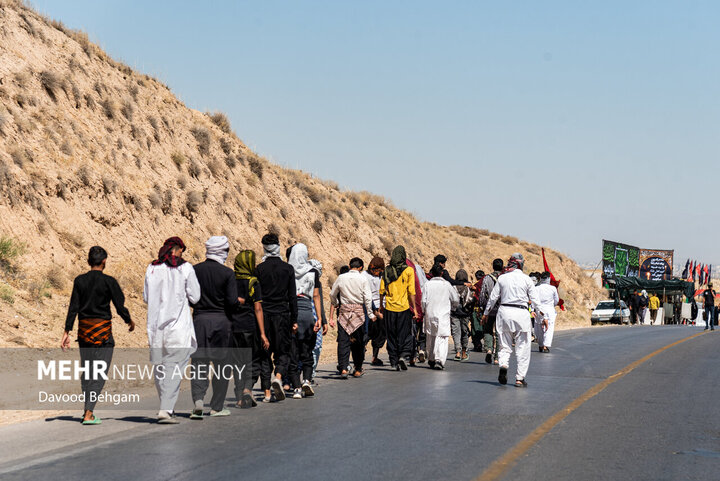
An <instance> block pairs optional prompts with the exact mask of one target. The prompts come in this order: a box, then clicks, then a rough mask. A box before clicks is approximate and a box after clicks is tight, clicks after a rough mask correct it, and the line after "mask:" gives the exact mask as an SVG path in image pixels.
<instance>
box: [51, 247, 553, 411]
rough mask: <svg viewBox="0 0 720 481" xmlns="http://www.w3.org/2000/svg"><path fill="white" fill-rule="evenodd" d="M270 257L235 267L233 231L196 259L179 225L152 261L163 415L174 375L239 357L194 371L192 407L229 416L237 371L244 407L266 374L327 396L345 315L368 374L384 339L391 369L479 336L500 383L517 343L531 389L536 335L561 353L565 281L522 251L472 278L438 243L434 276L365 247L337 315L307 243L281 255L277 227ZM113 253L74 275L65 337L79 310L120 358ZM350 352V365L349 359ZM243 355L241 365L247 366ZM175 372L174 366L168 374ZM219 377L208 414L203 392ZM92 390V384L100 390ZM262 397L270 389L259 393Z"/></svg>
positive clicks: (108, 355)
mask: <svg viewBox="0 0 720 481" xmlns="http://www.w3.org/2000/svg"><path fill="white" fill-rule="evenodd" d="M262 245H263V250H264V253H263V256H262V259H261V262H260V263H259V264H257V265H256V254H255V252H254V251H252V250H243V251H241V252H240V253H239V254H237V256H236V257H235V261H234V268H233V269H230V268H228V267H226V266H225V263H226V261H227V258H228V255H229V251H230V245H229V242H228V239H227V237H225V236H213V237H211V238H210V239H208V241H207V242H206V243H205V248H206V260H205V261H203V262H200V263H198V264H196V265H194V266H193V265H191V264H190V263H188V262H187V261H185V260H184V259H183V257H182V256H183V252H184V251H185V249H186V247H185V244H184V243H183V241H182V240H181V239H180V238H178V237H171V238H169V239H167V240H166V241H165V243H164V244H163V246H162V247H161V248H160V250H159V253H158V257H157V259H155V260H154V261H153V262H152V263H151V264H150V265H149V266H148V267H147V270H146V273H145V285H144V292H143V298H144V301H145V302H146V303H147V335H148V344H149V347H150V360H151V362H152V364H153V365H154V366H155V368H156V369H155V384H156V388H157V392H158V396H159V398H160V410H159V412H158V415H157V420H158V422H159V423H162V424H176V423H178V420H177V418H176V415H175V404H176V402H177V400H178V397H179V393H180V383H181V381H182V379H183V378H182V376H171V375H167V373H171V372H183V371H184V370H185V369H186V368H188V367H191V368H193V370H194V371H195V372H209V371H210V370H211V369H210V366H214V367H215V368H216V370H215V371H214V372H215V373H218V372H225V370H222V369H217V368H219V367H220V368H221V367H223V366H232V367H233V368H232V369H231V370H230V372H232V373H233V375H232V376H225V375H217V374H216V375H214V376H205V377H203V376H197V377H193V378H192V379H191V393H192V400H193V410H192V413H191V415H190V418H191V419H202V418H203V417H204V416H206V415H209V416H211V417H217V416H228V415H230V411H229V410H228V409H227V408H226V407H225V406H226V402H225V401H226V395H227V391H228V387H229V381H230V377H234V384H235V396H236V399H237V407H240V408H251V407H254V406H256V405H257V401H256V399H255V397H254V396H253V392H252V389H253V387H254V386H255V384H256V383H257V381H258V379H259V380H260V387H261V389H262V391H263V394H264V395H263V397H262V402H267V403H269V402H279V401H283V400H284V399H285V398H286V396H292V398H295V399H302V398H307V397H311V396H314V395H315V388H316V387H317V386H316V383H315V380H314V378H315V374H316V369H317V366H318V360H319V358H320V352H321V350H322V339H323V336H324V335H326V334H327V332H328V328H329V327H332V328H335V327H336V323H335V320H336V319H337V358H338V365H337V371H338V375H339V376H340V378H342V379H347V378H348V377H354V378H359V377H362V376H363V375H364V373H365V370H364V367H363V366H364V364H365V350H366V346H367V344H368V343H370V344H371V346H372V360H371V362H370V364H371V365H373V366H383V365H384V362H383V361H382V360H381V359H380V350H381V349H382V347H383V346H384V345H386V349H387V356H388V359H389V365H390V369H392V370H395V371H399V372H402V371H407V369H408V366H416V365H418V364H422V363H424V362H425V361H427V363H428V366H429V367H430V368H432V369H438V370H442V369H444V368H445V367H446V361H447V357H448V347H449V338H450V337H451V336H452V338H453V345H454V349H455V358H454V359H455V360H456V361H460V362H462V361H466V360H467V359H468V358H469V356H468V344H469V339H472V341H473V346H474V350H475V351H480V352H484V353H485V361H486V362H487V363H488V364H493V363H494V364H497V365H499V375H498V381H499V382H500V384H507V382H508V368H509V364H510V356H511V354H512V351H513V348H514V349H515V355H516V358H517V373H516V377H515V379H516V381H515V386H517V387H527V381H526V375H527V371H528V367H529V364H530V350H531V343H532V338H533V334H534V337H535V338H536V340H537V342H538V345H539V350H540V352H549V348H550V347H551V346H552V339H553V331H554V325H555V317H556V310H555V306H557V305H558V303H559V298H558V292H557V289H556V288H555V287H554V286H552V285H551V284H550V277H551V276H550V274H549V273H548V272H543V273H533V274H532V277H531V276H528V275H526V274H525V273H524V272H523V265H524V258H523V256H522V255H521V254H513V255H512V256H511V257H510V259H509V260H508V261H507V263H506V264H504V263H503V261H502V260H501V259H495V260H494V261H493V263H492V272H491V273H489V274H487V275H485V273H484V272H483V271H482V270H478V271H477V272H476V273H475V278H476V282H475V283H474V284H472V283H470V282H469V280H468V274H467V272H466V271H465V270H462V269H461V270H459V271H458V272H457V274H456V276H455V278H452V277H451V276H450V274H449V273H448V271H447V270H446V269H445V263H446V261H447V258H446V257H445V256H444V255H437V256H435V259H434V265H433V266H432V268H431V269H430V271H429V274H426V273H425V272H424V271H423V269H422V268H421V267H420V266H419V265H417V264H414V263H413V262H412V261H411V260H410V259H408V258H407V255H406V252H405V248H404V247H403V246H397V247H395V249H394V250H393V251H392V256H391V259H390V262H389V263H388V264H387V265H386V264H385V261H384V260H383V259H382V258H380V257H374V258H373V259H372V260H371V261H370V263H369V265H368V266H367V269H366V270H365V264H364V262H363V260H362V259H360V258H358V257H354V258H352V259H350V261H349V263H348V265H347V266H344V267H343V268H342V269H341V271H340V275H339V276H338V278H337V280H336V281H335V282H334V284H333V286H332V289H331V291H330V295H329V298H330V301H331V306H330V313H329V316H328V317H329V322H328V318H326V316H325V309H324V302H323V292H322V283H321V277H322V265H321V264H320V262H318V261H317V260H314V259H311V258H310V257H309V253H308V248H307V246H306V245H304V244H294V245H292V246H290V247H288V248H287V250H286V251H285V259H286V260H287V262H285V261H283V259H282V258H281V247H280V241H279V239H278V236H277V235H276V234H267V235H265V236H263V238H262ZM106 263H107V252H106V251H105V249H103V248H102V247H100V246H95V247H92V248H91V249H90V252H89V255H88V264H89V265H90V271H89V272H87V273H85V274H81V275H80V276H78V277H77V278H76V279H75V281H74V284H73V291H72V295H71V299H70V306H69V309H68V315H67V318H66V324H65V333H64V335H63V339H62V341H61V346H62V347H63V349H65V348H67V347H69V345H70V332H71V331H72V328H73V324H74V322H75V318H76V317H77V318H78V337H77V339H78V343H79V347H80V357H81V361H89V362H90V363H92V362H93V361H95V360H103V361H105V362H106V363H107V364H109V363H110V360H111V359H112V349H113V346H114V340H113V337H112V329H111V317H112V316H111V312H110V303H111V302H112V303H113V305H114V306H115V309H116V311H117V313H118V315H119V316H120V317H121V318H122V319H123V320H124V321H125V322H126V323H127V324H128V325H129V329H130V331H133V330H134V328H135V324H134V323H133V321H132V319H131V316H130V313H129V311H128V309H127V308H126V307H125V305H124V296H123V293H122V290H121V289H120V286H119V285H118V283H117V281H116V280H115V279H114V278H112V277H110V276H108V275H106V274H104V273H103V270H104V269H105V266H106ZM351 357H352V365H351V364H350V358H351ZM240 366H242V368H240ZM160 373H165V374H166V375H160ZM210 377H212V398H211V400H210V410H209V413H206V411H205V396H206V393H207V390H208V387H209V385H210ZM81 384H82V386H81V388H82V390H83V393H84V394H85V397H84V399H85V406H84V408H85V412H84V416H83V420H82V422H83V424H99V423H101V420H100V418H99V417H97V416H95V414H94V413H93V411H94V408H95V401H94V400H95V399H97V394H98V393H99V392H100V391H101V390H102V388H103V386H104V381H103V378H102V377H100V378H99V379H97V380H95V379H88V380H85V379H83V380H82V382H81ZM92 394H94V395H92ZM258 400H259V398H258Z"/></svg>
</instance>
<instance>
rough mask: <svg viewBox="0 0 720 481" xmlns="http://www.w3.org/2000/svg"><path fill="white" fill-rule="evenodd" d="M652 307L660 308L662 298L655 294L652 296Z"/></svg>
mask: <svg viewBox="0 0 720 481" xmlns="http://www.w3.org/2000/svg"><path fill="white" fill-rule="evenodd" d="M650 309H660V298H659V297H658V296H656V295H654V294H653V296H652V297H651V298H650Z"/></svg>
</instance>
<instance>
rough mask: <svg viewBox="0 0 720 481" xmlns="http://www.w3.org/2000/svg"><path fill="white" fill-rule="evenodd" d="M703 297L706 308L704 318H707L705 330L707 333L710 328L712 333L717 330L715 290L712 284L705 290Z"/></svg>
mask: <svg viewBox="0 0 720 481" xmlns="http://www.w3.org/2000/svg"><path fill="white" fill-rule="evenodd" d="M702 296H703V304H704V307H705V314H703V317H704V318H705V330H706V331H707V329H708V327H710V330H711V331H714V330H715V325H714V321H715V290H713V285H712V282H710V283H708V286H707V289H705V290H704V291H703V293H702Z"/></svg>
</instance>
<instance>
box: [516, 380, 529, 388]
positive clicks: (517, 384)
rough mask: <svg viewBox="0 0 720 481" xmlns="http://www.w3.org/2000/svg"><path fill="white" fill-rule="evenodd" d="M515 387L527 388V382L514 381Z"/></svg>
mask: <svg viewBox="0 0 720 481" xmlns="http://www.w3.org/2000/svg"><path fill="white" fill-rule="evenodd" d="M515 387H527V381H526V380H525V379H518V380H517V381H515Z"/></svg>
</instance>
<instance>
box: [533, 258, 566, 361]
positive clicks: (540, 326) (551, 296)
mask: <svg viewBox="0 0 720 481" xmlns="http://www.w3.org/2000/svg"><path fill="white" fill-rule="evenodd" d="M535 290H536V291H537V297H538V303H539V305H540V309H541V310H542V312H544V313H545V314H541V313H540V312H537V315H536V318H535V339H537V342H538V346H539V350H540V352H550V348H551V347H552V341H553V334H554V333H555V318H556V317H557V311H556V310H555V306H557V305H558V303H559V302H560V296H559V295H558V291H557V288H556V287H555V286H551V285H550V273H549V272H543V273H542V274H541V275H540V285H539V286H537V287H536V288H535Z"/></svg>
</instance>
